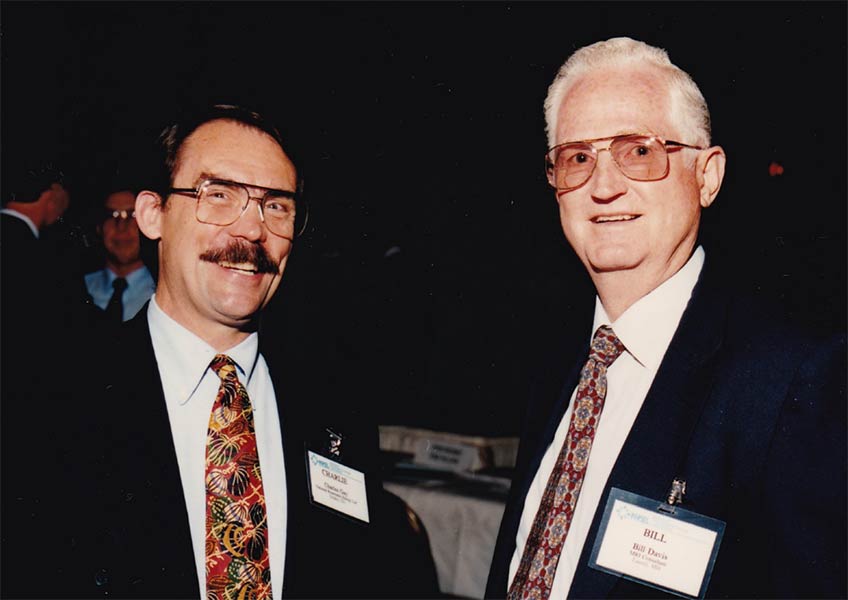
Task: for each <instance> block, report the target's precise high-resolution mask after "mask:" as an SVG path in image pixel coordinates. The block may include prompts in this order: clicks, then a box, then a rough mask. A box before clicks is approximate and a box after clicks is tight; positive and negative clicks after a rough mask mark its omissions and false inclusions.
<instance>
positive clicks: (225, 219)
mask: <svg viewBox="0 0 848 600" xmlns="http://www.w3.org/2000/svg"><path fill="white" fill-rule="evenodd" d="M301 187H302V186H301V185H300V183H298V189H297V191H289V190H276V189H273V188H266V187H262V186H260V185H253V184H248V183H240V182H238V181H228V180H226V179H204V180H203V181H201V182H200V184H199V185H198V186H197V187H196V188H171V189H169V190H168V193H169V194H178V195H184V196H193V197H195V198H197V207H196V210H195V218H196V219H197V220H198V221H200V222H201V223H206V224H209V225H221V226H226V225H231V224H233V223H235V222H236V221H237V220H238V219H239V217H241V215H242V214H244V211H246V210H247V207H248V205H249V204H250V201H251V200H256V201H257V202H258V205H259V215H260V217H261V219H262V221H263V222H264V223H265V225H266V226H267V227H268V231H270V232H271V233H273V234H274V235H278V236H280V237H283V238H286V239H287V240H291V241H294V238H295V237H297V236H298V235H300V234H301V233H303V231H304V230H305V229H306V217H307V214H308V211H307V209H306V206H305V204H304V203H303V201H302V199H301V192H302V190H301ZM248 188H252V189H257V190H263V194H262V196H251V195H250V191H249V190H248Z"/></svg>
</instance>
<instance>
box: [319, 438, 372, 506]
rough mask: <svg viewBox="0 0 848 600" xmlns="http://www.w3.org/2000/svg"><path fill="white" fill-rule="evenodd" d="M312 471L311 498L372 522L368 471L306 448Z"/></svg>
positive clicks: (323, 504)
mask: <svg viewBox="0 0 848 600" xmlns="http://www.w3.org/2000/svg"><path fill="white" fill-rule="evenodd" d="M306 461H307V464H308V471H307V472H308V474H309V497H310V499H311V500H312V502H314V503H316V504H320V505H322V506H326V507H327V508H330V509H332V510H335V511H338V512H340V513H342V514H345V515H347V516H349V517H353V518H354V519H358V520H360V521H364V522H365V523H369V522H370V521H369V519H368V499H367V497H366V492H365V474H364V473H362V471H357V470H356V469H351V468H350V467H347V466H345V465H343V464H341V463H339V462H336V461H334V460H331V459H329V458H327V457H326V456H321V455H320V454H316V453H315V452H312V451H311V450H307V451H306Z"/></svg>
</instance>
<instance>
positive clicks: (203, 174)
mask: <svg viewBox="0 0 848 600" xmlns="http://www.w3.org/2000/svg"><path fill="white" fill-rule="evenodd" d="M205 179H218V180H220V181H229V182H231V183H237V184H239V185H244V186H247V187H249V188H256V189H257V190H265V191H266V192H275V193H278V194H282V195H284V196H294V195H295V194H296V192H295V191H294V190H284V189H282V188H270V187H265V186H264V185H257V184H255V183H246V182H244V181H236V180H234V179H230V178H229V177H225V176H223V175H218V174H216V173H210V172H209V171H201V172H200V175H198V176H197V178H196V179H195V183H194V187H198V186H200V184H201V182H203V180H205Z"/></svg>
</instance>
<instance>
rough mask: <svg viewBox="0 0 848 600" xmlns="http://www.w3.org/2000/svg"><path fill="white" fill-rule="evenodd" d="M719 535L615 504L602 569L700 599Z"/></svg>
mask: <svg viewBox="0 0 848 600" xmlns="http://www.w3.org/2000/svg"><path fill="white" fill-rule="evenodd" d="M715 542H716V532H715V531H712V530H710V529H705V528H704V527H699V526H697V525H693V524H691V523H686V522H685V521H681V520H679V519H674V518H672V517H668V516H665V515H662V514H659V513H657V512H653V511H650V510H646V509H644V508H642V507H640V506H636V505H634V504H630V503H628V502H624V501H622V500H618V499H616V500H615V504H614V505H613V508H612V512H611V514H610V518H609V522H608V524H607V528H606V531H605V532H604V537H603V540H602V542H601V547H600V550H599V552H598V557H597V564H598V565H599V566H601V567H606V568H608V569H612V570H614V571H618V572H620V573H623V574H625V575H628V576H631V577H635V578H638V579H642V580H645V581H649V582H651V583H653V584H656V585H659V586H663V587H666V588H670V589H672V590H677V591H679V592H683V593H684V594H687V595H689V596H698V594H699V592H700V589H701V584H702V582H703V580H704V575H705V573H706V570H707V567H708V566H709V562H710V556H711V554H712V551H713V546H714V544H715Z"/></svg>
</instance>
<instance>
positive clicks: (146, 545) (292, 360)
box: [4, 309, 437, 598]
mask: <svg viewBox="0 0 848 600" xmlns="http://www.w3.org/2000/svg"><path fill="white" fill-rule="evenodd" d="M146 313H147V311H146V309H145V310H142V311H140V313H139V315H137V316H136V317H135V318H134V319H132V320H131V321H129V322H128V323H126V324H125V325H124V326H123V328H122V335H121V336H120V338H119V339H118V340H114V339H112V340H110V341H111V342H112V345H104V347H105V348H108V350H107V351H105V352H103V355H102V356H100V357H99V358H97V359H96V360H95V359H94V357H92V356H89V357H88V359H90V360H92V361H93V364H97V365H98V367H97V369H96V371H97V372H101V373H103V374H104V375H103V377H99V376H98V375H97V373H95V372H91V371H89V372H88V373H86V375H89V376H90V380H89V384H90V389H93V390H96V391H97V393H95V394H91V395H89V398H90V401H89V402H88V403H87V404H86V406H84V407H81V406H79V405H78V406H77V408H76V409H75V410H73V409H69V411H68V414H67V416H66V417H65V420H66V426H65V427H64V428H63V431H62V433H61V435H60V437H61V441H58V440H57V441H56V442H55V443H54V445H59V446H62V447H64V448H66V449H67V450H68V452H66V453H65V457H64V458H63V463H62V464H57V465H54V470H55V472H53V471H51V473H52V474H51V475H50V477H51V478H52V479H53V481H54V482H57V483H56V487H58V488H65V489H64V490H61V492H62V493H61V495H60V497H58V498H57V497H55V496H54V497H53V499H52V500H48V501H47V504H48V509H46V510H45V511H44V513H45V514H44V515H43V517H42V519H41V520H40V521H39V522H38V523H36V528H35V532H36V533H37V537H43V536H50V535H52V536H53V537H54V538H58V539H57V544H56V545H58V546H59V548H60V550H59V551H58V552H57V554H61V555H62V556H56V557H50V558H49V560H47V561H46V562H45V563H43V564H41V565H35V566H30V565H29V564H26V562H25V561H24V560H23V558H18V557H17V556H15V557H14V559H15V560H14V564H15V565H16V566H17V567H19V569H18V570H19V571H20V572H17V570H16V572H15V573H14V574H12V575H11V576H10V577H8V578H7V577H6V572H4V578H6V579H7V581H6V583H5V584H4V593H5V594H7V595H11V596H12V597H15V596H17V595H21V596H25V597H55V598H59V597H62V598H71V597H77V598H199V597H201V591H200V590H199V589H198V581H197V570H196V566H195V560H194V554H193V552H192V544H191V535H190V528H189V521H188V513H187V510H186V506H185V500H184V496H183V489H182V483H181V479H180V472H179V467H178V463H177V457H176V452H175V449H174V445H173V441H172V434H171V428H170V421H169V417H168V411H167V406H166V404H165V398H164V393H163V390H162V385H161V380H160V377H159V371H158V366H157V363H156V360H155V355H154V352H153V347H152V342H151V338H150V333H149V329H148V325H147V314H146ZM265 337H269V336H265ZM260 340H262V342H260V344H261V345H262V347H261V349H260V351H261V352H262V354H263V356H264V357H265V359H266V362H267V364H268V367H269V371H270V374H271V378H272V381H273V384H274V390H275V393H276V396H277V402H278V408H279V414H280V422H281V426H282V439H283V448H284V460H285V471H286V486H287V489H286V502H287V511H288V520H287V530H286V555H285V556H286V558H285V572H284V578H283V590H282V592H280V590H276V591H275V594H276V595H275V597H284V598H361V597H369V598H376V597H414V596H416V595H418V594H419V593H424V594H427V595H430V596H435V595H436V594H437V588H436V587H435V586H436V583H435V573H434V572H433V573H432V578H431V579H427V578H426V577H425V578H424V579H422V578H421V577H420V573H421V571H420V569H417V568H416V567H417V566H418V565H415V564H412V563H410V562H409V561H404V560H402V559H403V558H404V557H409V556H413V555H416V554H415V553H416V552H418V551H419V550H420V545H419V543H418V540H415V539H413V538H411V537H410V536H408V535H406V531H405V529H404V527H405V526H406V521H405V514H401V513H400V512H399V510H398V509H397V506H396V504H395V503H394V502H393V501H394V500H395V499H394V498H393V497H389V496H388V494H387V492H384V491H383V490H382V487H381V484H380V480H379V473H377V469H376V467H375V465H376V463H377V443H378V440H377V433H376V427H373V426H372V425H371V423H370V421H368V419H367V417H366V416H365V414H364V413H362V412H361V411H360V409H358V408H357V407H356V405H355V404H353V403H351V404H349V405H348V406H347V407H345V406H344V405H342V404H341V403H340V402H336V400H335V399H334V397H332V396H331V395H329V392H327V391H326V390H325V388H323V387H322V386H321V385H320V382H316V381H315V379H314V378H313V377H300V376H298V372H299V371H302V370H303V369H302V363H300V362H299V361H298V359H297V355H298V354H301V353H302V352H303V347H302V346H301V347H300V348H298V349H296V351H295V352H293V353H290V352H289V350H288V349H277V348H275V347H273V346H272V345H271V344H268V343H265V342H267V341H270V340H264V339H263V336H262V335H260ZM98 361H102V362H98ZM94 381H96V383H94ZM81 412H82V413H84V414H82V415H81V414H80V413H81ZM73 413H76V414H73ZM327 428H330V429H332V430H333V431H334V432H336V433H338V434H341V435H342V436H343V440H344V441H343V444H342V455H341V457H340V459H339V460H341V461H342V462H343V463H344V464H346V465H347V466H350V467H353V468H355V469H358V470H360V471H363V472H365V474H366V485H367V487H368V490H367V493H368V505H369V512H370V517H371V521H370V523H369V524H364V523H361V522H359V521H356V520H354V519H351V518H347V517H344V516H340V515H339V514H338V513H334V512H331V511H329V510H327V509H325V508H324V507H321V506H318V505H316V504H313V503H312V502H311V500H310V499H309V496H308V491H307V485H308V483H307V477H306V454H305V451H306V448H307V447H310V448H316V447H317V448H319V449H322V448H323V449H326V447H327V442H328V439H329V436H328V433H327V431H326V429H327ZM264 468H265V466H264V465H263V469H264ZM58 482H60V483H58ZM57 531H58V532H61V534H60V535H58V536H57V535H56V533H55V532H57ZM38 532H42V533H41V534H40V535H38ZM417 556H420V553H419V554H417ZM10 560H12V559H10ZM10 560H7V561H6V567H9V565H10ZM384 567H385V568H386V571H385V572H384V571H382V569H383V568H384ZM13 570H14V569H13ZM33 570H34V571H36V572H40V573H41V574H42V575H46V576H44V577H43V578H42V579H38V580H36V581H33V580H35V579H36V578H37V577H38V575H36V574H34V573H32V571H33ZM420 590H424V591H423V592H421V591H420Z"/></svg>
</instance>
